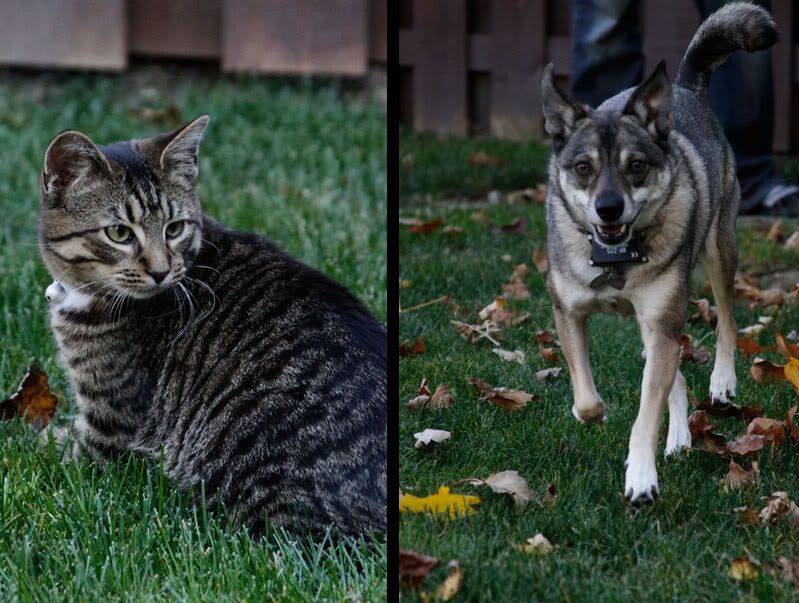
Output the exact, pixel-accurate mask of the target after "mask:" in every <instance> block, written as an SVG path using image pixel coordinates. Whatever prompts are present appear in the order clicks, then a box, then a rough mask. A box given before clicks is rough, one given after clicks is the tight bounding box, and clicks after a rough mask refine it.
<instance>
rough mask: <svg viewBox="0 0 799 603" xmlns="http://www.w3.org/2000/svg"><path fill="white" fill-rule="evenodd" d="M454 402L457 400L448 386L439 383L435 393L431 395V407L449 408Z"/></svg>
mask: <svg viewBox="0 0 799 603" xmlns="http://www.w3.org/2000/svg"><path fill="white" fill-rule="evenodd" d="M453 404H455V400H453V399H452V396H451V395H450V393H449V390H448V389H447V386H446V385H444V384H443V383H439V384H438V387H437V388H436V391H435V393H434V394H433V395H432V396H431V397H430V408H434V409H439V408H449V407H450V406H452V405H453Z"/></svg>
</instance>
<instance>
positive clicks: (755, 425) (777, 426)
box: [746, 417, 785, 444]
mask: <svg viewBox="0 0 799 603" xmlns="http://www.w3.org/2000/svg"><path fill="white" fill-rule="evenodd" d="M746 433H749V434H756V435H761V436H763V437H764V438H765V441H766V443H767V444H782V442H783V440H784V439H785V422H784V421H777V420H776V419H769V418H767V417H757V418H756V419H753V420H752V422H751V423H749V426H748V427H747V428H746Z"/></svg>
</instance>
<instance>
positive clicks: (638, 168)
mask: <svg viewBox="0 0 799 603" xmlns="http://www.w3.org/2000/svg"><path fill="white" fill-rule="evenodd" d="M628 169H629V170H630V173H631V174H641V173H643V171H644V169H646V163H644V162H643V161H641V160H640V159H633V160H632V161H631V162H630V165H629V166H628Z"/></svg>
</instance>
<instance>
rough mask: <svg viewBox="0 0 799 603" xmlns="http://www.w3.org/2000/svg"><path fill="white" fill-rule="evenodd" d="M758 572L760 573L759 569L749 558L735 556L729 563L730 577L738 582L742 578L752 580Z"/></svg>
mask: <svg viewBox="0 0 799 603" xmlns="http://www.w3.org/2000/svg"><path fill="white" fill-rule="evenodd" d="M758 574H760V569H759V568H758V566H757V564H756V563H754V562H752V561H750V560H749V559H744V558H743V557H737V558H735V559H733V560H732V564H731V565H730V578H732V579H733V580H738V581H739V582H740V581H742V580H753V579H754V578H757V576H758Z"/></svg>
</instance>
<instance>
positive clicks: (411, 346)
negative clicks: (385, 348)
mask: <svg viewBox="0 0 799 603" xmlns="http://www.w3.org/2000/svg"><path fill="white" fill-rule="evenodd" d="M425 350H426V348H425V345H424V340H423V339H422V338H421V337H417V339H416V341H414V342H413V343H411V342H410V341H403V342H402V343H401V344H400V348H399V354H400V356H401V357H405V356H416V355H417V354H424V353H425Z"/></svg>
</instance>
